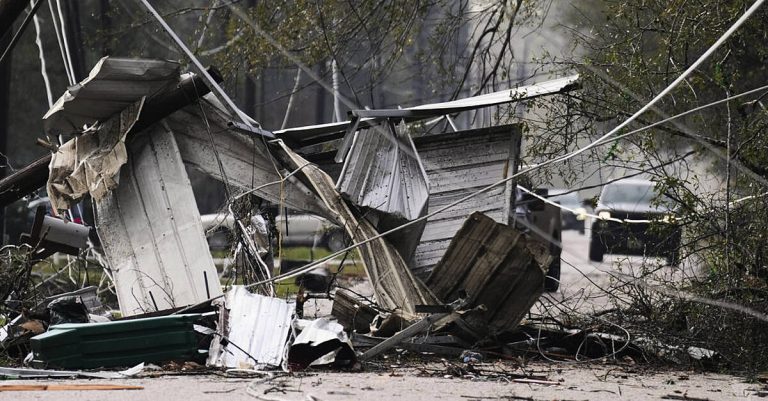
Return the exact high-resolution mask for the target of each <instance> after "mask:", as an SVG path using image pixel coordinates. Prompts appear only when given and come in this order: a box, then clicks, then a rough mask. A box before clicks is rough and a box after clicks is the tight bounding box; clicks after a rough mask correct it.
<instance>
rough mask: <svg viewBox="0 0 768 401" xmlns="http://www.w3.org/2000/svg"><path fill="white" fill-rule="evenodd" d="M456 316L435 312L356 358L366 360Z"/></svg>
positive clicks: (450, 320)
mask: <svg viewBox="0 0 768 401" xmlns="http://www.w3.org/2000/svg"><path fill="white" fill-rule="evenodd" d="M458 318H459V313H458V312H451V313H436V314H434V315H429V316H427V317H425V318H424V319H421V320H419V321H418V322H416V323H414V324H412V325H410V326H408V327H406V328H405V329H403V330H401V331H400V332H398V333H397V334H395V335H394V336H392V337H389V338H387V339H386V340H384V341H382V342H380V343H379V344H377V345H376V346H374V347H373V348H371V349H369V350H368V351H365V353H363V355H360V358H358V359H359V360H361V361H367V360H369V359H371V358H373V357H375V356H376V355H379V354H381V353H382V352H386V351H388V350H390V349H392V348H394V347H396V346H398V345H399V344H401V343H402V342H403V341H405V340H407V339H409V338H411V337H413V336H415V335H418V334H420V333H423V332H424V331H426V330H428V329H429V328H430V327H432V326H433V325H446V324H448V323H450V322H452V321H454V320H456V319H458Z"/></svg>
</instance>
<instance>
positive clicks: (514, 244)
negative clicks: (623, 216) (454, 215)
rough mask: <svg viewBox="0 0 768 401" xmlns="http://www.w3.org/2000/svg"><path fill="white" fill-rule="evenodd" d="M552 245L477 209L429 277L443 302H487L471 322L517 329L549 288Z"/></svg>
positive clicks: (497, 329)
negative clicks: (548, 274) (548, 246)
mask: <svg viewBox="0 0 768 401" xmlns="http://www.w3.org/2000/svg"><path fill="white" fill-rule="evenodd" d="M551 258H552V257H551V256H550V254H549V251H548V249H547V246H546V245H544V244H542V243H541V242H539V241H536V240H532V239H531V238H530V237H529V236H527V235H525V234H523V233H522V232H520V231H518V230H516V229H514V228H512V227H510V226H508V225H506V224H503V223H499V222H497V221H495V220H494V219H492V218H490V217H488V216H486V215H484V214H482V213H479V212H476V213H472V214H471V215H470V216H469V217H468V218H467V219H466V221H465V222H464V224H463V225H462V226H461V228H460V229H459V230H458V232H456V234H455V236H454V237H453V240H452V241H451V243H450V245H449V247H448V249H447V250H446V252H445V254H444V256H443V258H442V259H441V260H440V262H439V263H438V264H437V265H436V266H435V268H434V270H433V271H432V273H431V274H430V276H429V278H428V279H427V281H426V284H427V286H428V287H429V288H430V289H431V290H432V291H433V292H434V294H435V296H437V297H438V298H440V299H441V300H442V301H443V302H446V303H448V302H453V301H455V300H457V299H459V298H463V299H465V301H466V302H467V303H468V305H469V306H479V305H484V306H485V309H486V310H485V311H484V312H482V313H474V314H472V315H471V317H467V321H468V322H469V323H470V324H472V325H474V326H476V327H479V328H482V329H483V330H490V331H491V332H500V331H505V330H511V329H513V328H515V327H516V326H517V325H518V324H519V322H520V320H521V319H522V318H523V316H524V315H525V314H526V313H527V312H528V310H529V309H530V308H531V306H533V304H534V302H536V300H537V299H538V298H539V296H541V293H542V292H543V290H544V276H545V274H546V266H549V263H550V261H551Z"/></svg>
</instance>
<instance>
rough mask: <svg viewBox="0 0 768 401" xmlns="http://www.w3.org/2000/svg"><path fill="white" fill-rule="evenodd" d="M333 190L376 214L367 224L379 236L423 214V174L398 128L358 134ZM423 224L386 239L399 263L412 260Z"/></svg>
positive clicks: (425, 194) (402, 130)
mask: <svg viewBox="0 0 768 401" xmlns="http://www.w3.org/2000/svg"><path fill="white" fill-rule="evenodd" d="M336 188H337V189H338V190H339V192H340V193H341V195H342V196H344V197H345V198H346V199H348V200H349V201H350V202H352V204H354V205H356V206H362V207H366V208H368V209H369V211H368V214H370V213H374V214H375V215H376V216H375V218H369V220H372V221H375V222H376V223H375V225H376V228H377V229H378V231H379V232H385V231H388V230H390V229H392V228H395V227H398V226H401V225H402V224H404V223H406V222H409V221H413V220H416V219H418V218H419V217H422V216H424V215H425V214H426V213H427V201H428V200H429V184H428V182H427V173H426V172H425V171H424V167H423V166H422V165H421V160H420V159H419V154H418V153H417V152H416V148H415V147H414V145H413V141H412V140H411V137H410V135H409V134H408V133H407V132H406V130H405V128H404V125H400V126H399V127H397V128H396V127H395V126H394V124H392V123H391V122H390V124H389V126H388V127H387V128H386V129H383V128H378V129H371V130H366V131H360V132H358V134H357V135H356V137H355V141H354V145H353V146H352V150H351V151H350V153H349V155H348V157H347V158H346V161H345V162H344V167H343V169H342V171H341V176H340V177H339V179H338V181H337V183H336ZM425 223H426V222H425ZM425 223H421V224H415V225H413V226H411V227H408V228H406V229H404V230H401V231H399V232H398V233H397V234H394V235H390V236H388V237H387V239H388V240H389V241H390V242H391V243H392V244H393V245H394V246H395V247H396V248H397V249H398V251H400V255H401V256H402V257H403V259H405V260H409V259H410V258H411V257H412V256H413V252H414V251H415V250H416V246H417V245H418V242H419V238H420V237H421V234H422V231H423V230H424V224H425Z"/></svg>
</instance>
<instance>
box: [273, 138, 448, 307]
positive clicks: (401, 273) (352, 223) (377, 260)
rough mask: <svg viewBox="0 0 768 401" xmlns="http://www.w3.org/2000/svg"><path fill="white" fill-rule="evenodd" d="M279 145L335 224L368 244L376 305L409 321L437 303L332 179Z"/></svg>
mask: <svg viewBox="0 0 768 401" xmlns="http://www.w3.org/2000/svg"><path fill="white" fill-rule="evenodd" d="M277 143H278V145H279V146H280V148H279V151H276V152H275V153H276V155H277V156H278V157H279V158H280V159H281V161H282V162H283V163H285V165H286V166H291V167H289V168H293V169H298V168H299V167H300V166H304V167H303V168H302V169H301V171H299V172H297V175H300V176H301V177H302V178H303V179H304V180H305V181H306V182H308V183H309V184H310V186H311V187H312V189H313V191H314V192H315V193H316V194H317V196H318V198H319V199H321V200H322V202H323V203H324V204H325V206H326V207H327V208H328V210H329V211H330V212H331V213H333V217H334V221H336V222H338V223H339V225H340V226H342V227H344V229H345V230H346V231H347V233H348V234H349V236H350V238H351V239H352V241H353V242H355V243H359V242H364V241H368V242H367V243H366V244H365V245H361V246H360V247H359V248H358V249H359V252H360V255H361V257H362V263H363V267H364V268H365V271H366V274H367V275H368V278H369V279H370V281H371V285H372V286H373V290H374V293H375V294H376V302H377V303H378V304H379V305H380V306H381V307H382V308H384V309H387V310H391V311H397V312H398V313H400V314H402V315H404V316H406V317H408V318H413V317H414V316H415V315H414V313H415V309H414V308H415V305H420V304H423V305H429V304H435V303H437V298H435V296H434V295H433V294H432V293H431V292H430V291H429V290H428V289H427V288H426V287H425V286H424V284H423V283H422V282H421V281H419V280H417V279H416V278H415V277H414V276H413V274H412V273H411V271H410V269H408V266H407V265H406V264H405V262H404V261H403V258H402V257H401V256H400V254H399V252H398V251H397V250H396V249H395V248H394V247H393V246H392V245H391V244H390V243H389V242H387V241H386V240H385V239H383V238H377V239H375V240H370V239H371V238H373V237H377V236H378V235H379V233H378V232H377V231H376V229H375V228H374V227H373V226H372V225H371V223H369V222H368V220H366V219H364V218H362V217H360V216H357V215H355V214H354V213H353V212H352V210H351V209H350V208H349V207H348V206H347V205H346V203H345V202H344V200H343V199H342V198H341V195H340V194H339V192H338V191H336V188H335V187H334V185H333V181H332V180H331V178H330V177H329V176H328V175H327V174H326V173H325V172H323V171H322V170H321V169H320V168H319V167H317V166H316V165H314V164H311V163H308V162H307V161H306V160H305V159H304V158H302V157H301V156H299V155H298V154H296V153H294V152H293V151H292V150H291V149H290V148H288V147H287V146H286V145H285V144H284V143H283V142H282V141H279V142H277ZM369 240H370V241H369Z"/></svg>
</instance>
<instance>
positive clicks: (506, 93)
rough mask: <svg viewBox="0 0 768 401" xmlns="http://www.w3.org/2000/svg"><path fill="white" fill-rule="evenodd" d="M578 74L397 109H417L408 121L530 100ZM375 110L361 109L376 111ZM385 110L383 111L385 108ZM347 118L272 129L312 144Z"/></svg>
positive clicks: (561, 88) (337, 130) (568, 86)
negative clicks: (332, 121)
mask: <svg viewBox="0 0 768 401" xmlns="http://www.w3.org/2000/svg"><path fill="white" fill-rule="evenodd" d="M578 81H579V75H578V74H577V75H572V76H569V77H564V78H559V79H553V80H550V81H545V82H540V83H535V84H531V85H526V86H520V87H517V88H512V89H506V90H502V91H498V92H494V93H488V94H485V95H480V96H473V97H469V98H465V99H459V100H454V101H450V102H443V103H431V104H424V105H420V106H416V107H409V108H405V109H398V111H403V110H406V111H408V110H410V111H416V112H419V113H418V116H412V117H409V118H408V120H409V121H415V120H419V119H424V118H429V117H433V116H439V115H444V114H450V113H455V112H458V111H462V110H472V109H478V108H481V107H488V106H494V105H499V104H504V103H510V102H514V101H521V100H528V99H533V98H536V97H539V96H545V95H551V94H555V93H560V92H568V91H570V90H572V89H575V88H577V87H578ZM378 111H379V110H370V111H367V110H366V111H365V112H366V113H373V114H376V113H377V112H378ZM385 112H386V111H385ZM376 123H377V122H376V118H361V119H360V120H359V124H360V126H359V128H361V129H362V128H366V127H369V126H371V125H374V124H376ZM350 124H351V121H344V122H339V123H330V124H320V125H311V126H306V127H295V128H288V129H284V130H279V131H274V134H275V136H277V137H278V138H285V139H286V140H288V141H290V142H291V143H292V144H296V145H297V146H307V145H312V144H316V143H322V142H327V141H331V140H335V139H339V138H341V137H343V136H344V134H345V133H346V131H347V130H348V129H349V126H350Z"/></svg>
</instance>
